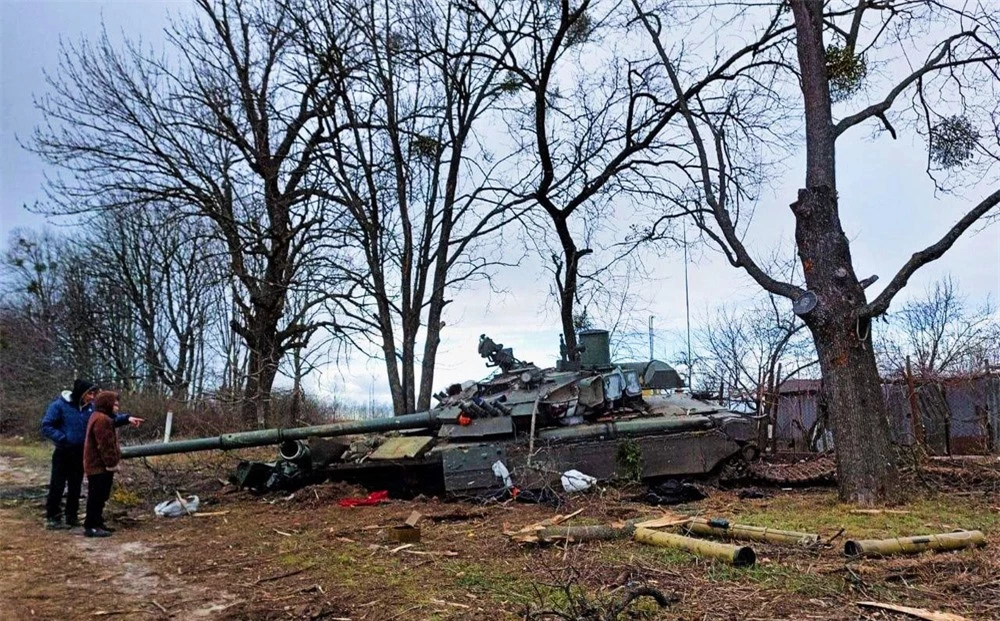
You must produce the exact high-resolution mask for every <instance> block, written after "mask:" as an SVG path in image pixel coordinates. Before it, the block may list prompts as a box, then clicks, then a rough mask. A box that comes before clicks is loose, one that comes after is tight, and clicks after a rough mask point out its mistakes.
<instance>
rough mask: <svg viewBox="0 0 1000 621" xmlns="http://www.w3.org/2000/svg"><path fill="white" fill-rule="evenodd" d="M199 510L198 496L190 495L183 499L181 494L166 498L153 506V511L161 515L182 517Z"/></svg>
mask: <svg viewBox="0 0 1000 621" xmlns="http://www.w3.org/2000/svg"><path fill="white" fill-rule="evenodd" d="M197 510H198V497H197V496H188V497H187V498H185V499H184V500H183V502H182V501H181V498H180V496H178V497H177V498H171V499H170V500H164V501H163V502H161V503H160V504H158V505H156V507H154V508H153V513H155V514H156V515H158V516H160V517H180V516H182V515H190V514H192V513H194V512H196V511H197Z"/></svg>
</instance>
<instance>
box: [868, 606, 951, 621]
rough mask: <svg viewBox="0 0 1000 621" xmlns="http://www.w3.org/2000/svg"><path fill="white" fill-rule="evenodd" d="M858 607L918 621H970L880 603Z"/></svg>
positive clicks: (930, 611)
mask: <svg viewBox="0 0 1000 621" xmlns="http://www.w3.org/2000/svg"><path fill="white" fill-rule="evenodd" d="M858 606H863V607H865V608H880V609H882V610H891V611H893V612H898V613H901V614H904V615H909V616H911V617H915V618H917V619H924V621H970V620H969V619H966V618H965V617H961V616H959V615H954V614H951V613H950V612H935V611H933V610H926V609H924V608H910V607H909V606H897V605H895V604H880V603H879V602H858Z"/></svg>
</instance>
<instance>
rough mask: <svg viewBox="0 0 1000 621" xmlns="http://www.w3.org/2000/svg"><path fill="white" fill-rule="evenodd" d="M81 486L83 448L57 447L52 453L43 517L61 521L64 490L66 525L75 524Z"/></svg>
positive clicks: (78, 509)
mask: <svg viewBox="0 0 1000 621" xmlns="http://www.w3.org/2000/svg"><path fill="white" fill-rule="evenodd" d="M82 485H83V447H82V446H69V447H57V448H56V450H55V451H53V452H52V476H51V478H50V479H49V497H48V499H47V500H46V502H45V517H46V518H47V519H50V520H61V519H62V517H63V512H62V496H63V490H66V523H68V524H76V523H77V520H78V519H79V513H80V487H81V486H82Z"/></svg>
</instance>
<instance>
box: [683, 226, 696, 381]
mask: <svg viewBox="0 0 1000 621" xmlns="http://www.w3.org/2000/svg"><path fill="white" fill-rule="evenodd" d="M683 230H684V315H685V323H686V324H687V364H688V390H694V361H692V360H691V294H690V290H689V288H688V234H687V223H686V222H685V223H684V229H683Z"/></svg>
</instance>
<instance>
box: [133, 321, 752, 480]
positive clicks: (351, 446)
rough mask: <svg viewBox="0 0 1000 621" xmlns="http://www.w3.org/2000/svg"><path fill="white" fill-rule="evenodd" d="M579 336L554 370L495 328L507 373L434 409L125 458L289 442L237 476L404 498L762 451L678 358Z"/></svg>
mask: <svg viewBox="0 0 1000 621" xmlns="http://www.w3.org/2000/svg"><path fill="white" fill-rule="evenodd" d="M579 343H580V345H579V346H578V347H577V348H576V349H575V350H574V351H569V350H568V348H567V347H566V346H565V344H563V343H561V344H560V353H561V358H560V359H559V360H558V361H557V363H556V366H555V367H553V368H545V369H543V368H540V367H538V366H536V365H535V364H533V363H530V362H524V361H522V360H519V359H517V358H516V357H515V356H514V353H513V351H512V350H511V348H506V347H504V346H503V345H502V344H498V343H496V342H494V341H493V340H492V339H490V338H489V337H487V336H486V335H482V336H481V337H480V339H479V348H478V349H479V354H480V356H482V357H483V358H484V359H486V366H487V367H489V368H493V369H495V372H494V373H493V374H491V375H490V376H489V377H487V378H486V379H484V380H481V381H469V382H465V383H462V384H453V385H451V386H449V387H448V388H447V389H446V390H444V391H441V392H439V393H437V394H436V395H435V398H436V400H437V401H438V404H437V405H436V406H435V407H434V408H432V409H431V410H429V411H426V412H420V413H416V414H407V415H402V416H394V417H386V418H377V419H371V420H359V421H345V422H337V423H331V424H327V425H317V426H312V427H299V428H290V429H265V430H261V431H251V432H244V433H232V434H225V435H222V436H217V437H213V438H199V439H194V440H182V441H174V442H170V443H162V444H147V445H140V446H129V447H124V448H123V449H122V457H123V458H126V459H127V458H135V457H144V456H152V455H162V454H169V453H185V452H191V451H200V450H212V449H220V450H229V449H237V448H245V447H251V446H264V445H279V458H278V459H277V460H276V461H275V462H274V463H267V464H262V463H259V462H243V463H241V464H240V467H239V468H238V470H237V475H236V479H237V482H238V483H239V484H240V485H241V486H244V487H250V488H258V489H279V488H280V489H288V488H291V487H297V486H299V485H302V484H305V483H309V482H316V481H320V480H333V481H345V482H350V483H357V484H361V485H364V486H366V487H369V488H377V489H386V490H388V491H389V492H390V494H392V495H393V496H401V497H405V496H412V495H413V494H416V493H427V494H447V495H454V496H483V495H488V494H494V493H508V494H513V495H516V494H518V493H523V492H526V491H530V490H546V489H559V488H560V487H567V484H566V481H565V480H563V479H564V474H565V473H567V472H569V471H577V472H578V473H583V474H585V475H587V480H592V479H593V478H596V479H597V480H599V481H603V480H611V479H632V480H637V479H642V480H647V481H648V480H655V479H660V478H667V477H692V476H701V475H713V474H719V473H720V472H722V471H724V470H726V471H732V470H733V469H734V468H735V469H737V470H738V469H739V467H740V466H743V465H745V464H746V463H747V462H748V461H749V460H750V459H752V458H753V457H754V456H756V454H757V447H756V437H757V434H756V425H755V421H754V420H753V419H752V418H750V417H747V416H746V415H742V414H738V413H735V412H730V411H727V410H725V409H723V408H722V407H721V406H719V405H716V404H713V403H711V402H709V401H705V400H700V399H695V398H693V397H692V396H690V395H688V394H684V393H682V392H681V391H680V389H681V388H682V387H683V382H682V380H681V378H680V377H679V375H678V374H677V372H676V371H675V370H674V369H672V368H671V367H670V366H669V365H667V364H665V363H663V362H660V361H657V360H652V361H645V362H625V363H615V362H612V361H611V356H610V346H609V334H608V332H607V331H604V330H585V331H583V332H581V333H580V334H579ZM571 484H572V482H571Z"/></svg>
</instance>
